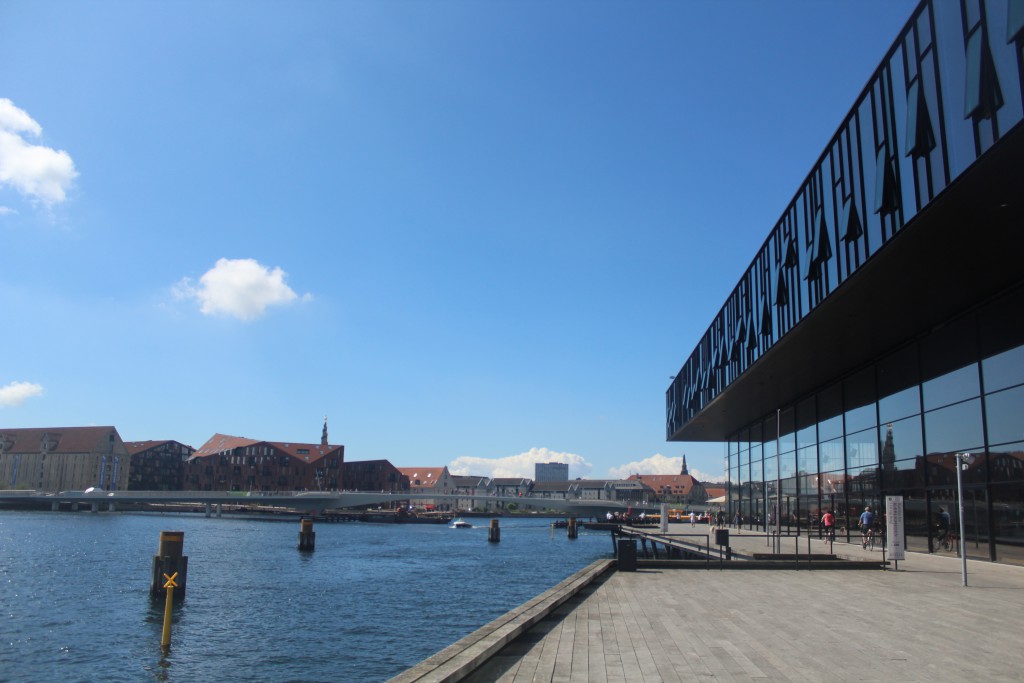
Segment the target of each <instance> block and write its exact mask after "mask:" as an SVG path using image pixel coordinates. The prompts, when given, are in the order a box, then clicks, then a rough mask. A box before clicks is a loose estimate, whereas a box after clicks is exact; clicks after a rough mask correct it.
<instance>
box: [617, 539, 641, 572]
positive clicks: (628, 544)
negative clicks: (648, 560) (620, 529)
mask: <svg viewBox="0 0 1024 683" xmlns="http://www.w3.org/2000/svg"><path fill="white" fill-rule="evenodd" d="M616 556H617V557H618V563H617V565H616V568H617V569H618V570H619V571H620V572H635V571H636V541H635V540H633V539H632V538H620V539H619V548H618V552H617V553H616Z"/></svg>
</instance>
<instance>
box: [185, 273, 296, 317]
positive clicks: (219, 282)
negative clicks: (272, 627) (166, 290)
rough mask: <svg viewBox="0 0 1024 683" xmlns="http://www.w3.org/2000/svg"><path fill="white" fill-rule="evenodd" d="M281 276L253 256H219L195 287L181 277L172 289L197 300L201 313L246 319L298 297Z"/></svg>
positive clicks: (283, 275)
mask: <svg viewBox="0 0 1024 683" xmlns="http://www.w3.org/2000/svg"><path fill="white" fill-rule="evenodd" d="M284 279H285V272H284V271H283V270H281V269H280V268H279V267H275V268H274V269H273V270H271V269H270V268H268V267H267V266H264V265H262V264H260V263H259V262H257V261H256V260H255V259H227V258H222V259H218V261H217V264H216V265H215V266H214V267H213V268H211V269H210V270H208V271H206V273H204V274H203V276H202V277H200V278H199V286H198V287H196V286H193V284H192V280H191V279H190V278H184V279H183V280H181V281H180V282H179V283H178V284H177V285H175V286H174V287H173V288H172V291H173V293H174V296H175V297H176V298H178V299H196V300H198V301H199V310H200V311H201V312H202V313H204V314H205V315H230V316H233V317H235V318H238V319H239V320H243V321H246V322H248V321H251V320H255V319H256V318H260V317H262V316H263V314H264V313H266V309H267V307H268V306H285V305H288V304H291V303H293V302H294V301H296V300H297V299H299V298H300V297H299V295H298V294H296V293H295V291H294V290H293V289H292V288H291V287H289V286H288V285H286V284H285V282H284ZM301 298H302V300H303V301H309V300H311V299H312V298H313V297H312V295H310V294H305V295H303V296H302V297H301Z"/></svg>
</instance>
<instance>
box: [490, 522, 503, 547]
mask: <svg viewBox="0 0 1024 683" xmlns="http://www.w3.org/2000/svg"><path fill="white" fill-rule="evenodd" d="M487 540H488V541H489V542H491V543H498V542H500V541H501V528H500V527H499V526H498V520H496V519H492V520H491V528H489V529H488V530H487Z"/></svg>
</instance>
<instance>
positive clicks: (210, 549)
mask: <svg viewBox="0 0 1024 683" xmlns="http://www.w3.org/2000/svg"><path fill="white" fill-rule="evenodd" d="M471 521H472V522H473V523H474V524H475V525H478V526H477V527H476V528H473V529H468V530H467V529H449V528H448V527H447V526H444V525H393V524H363V523H348V524H317V525H316V528H315V531H316V551H315V552H313V553H299V552H298V551H297V550H296V549H295V548H296V544H297V540H298V532H299V524H298V521H294V522H272V521H259V520H257V521H252V520H239V519H231V518H227V517H225V518H221V519H216V518H211V519H206V518H204V517H201V516H194V517H193V516H183V515H143V514H128V513H99V514H91V513H87V512H81V513H55V512H51V513H43V512H40V513H35V512H0V681H4V682H8V681H9V682H14V681H48V680H62V681H147V680H158V681H181V682H185V681H188V682H190V683H191V682H194V681H382V680H386V679H388V678H390V677H391V676H394V675H396V674H398V673H400V672H401V671H403V670H404V669H406V668H408V667H409V666H412V665H414V664H416V663H417V662H419V661H421V660H423V659H425V658H426V657H428V656H430V655H432V654H434V653H435V652H437V651H438V650H441V649H443V648H444V647H446V646H448V645H450V644H451V643H453V642H455V641H456V640H458V639H459V638H461V637H463V636H465V635H466V634H468V633H470V632H472V631H473V630H475V629H477V628H479V627H480V626H483V625H484V624H486V623H487V622H489V621H491V620H492V619H494V618H496V617H498V616H500V615H501V614H504V613H505V612H507V611H508V610H510V609H512V608H513V607H516V606H518V605H520V604H522V603H523V602H526V601H527V600H529V599H530V598H533V597H535V596H536V595H538V594H539V593H541V592H543V591H545V590H547V589H548V588H550V587H551V586H553V585H555V584H556V583H558V582H559V581H561V580H562V579H564V578H565V577H567V576H569V575H570V574H572V573H573V572H575V571H577V570H579V569H581V568H582V567H584V566H586V565H587V564H589V563H590V562H592V561H594V560H596V559H599V558H601V557H606V556H608V555H610V553H611V545H612V544H611V541H610V540H609V537H608V534H607V532H587V531H583V530H581V531H580V536H579V538H578V539H576V540H575V541H569V540H568V539H566V536H565V530H564V529H558V530H556V531H555V536H554V539H553V540H552V538H551V530H550V521H549V520H545V519H539V520H526V519H523V520H511V519H502V520H501V542H500V543H497V544H493V543H488V542H487V528H486V527H487V525H488V523H489V520H487V519H484V518H476V519H473V520H471ZM161 531H184V532H185V555H187V556H188V557H189V575H188V595H187V598H186V600H185V603H184V604H183V605H182V606H181V607H179V608H176V610H175V617H174V624H173V627H172V644H171V651H170V653H169V654H168V655H167V656H166V657H164V656H163V655H162V653H161V650H160V635H161V629H162V625H163V605H162V603H161V604H160V605H153V604H152V603H151V602H150V599H149V577H150V570H151V565H152V557H153V555H154V554H155V553H156V551H157V546H158V545H159V539H160V532H161Z"/></svg>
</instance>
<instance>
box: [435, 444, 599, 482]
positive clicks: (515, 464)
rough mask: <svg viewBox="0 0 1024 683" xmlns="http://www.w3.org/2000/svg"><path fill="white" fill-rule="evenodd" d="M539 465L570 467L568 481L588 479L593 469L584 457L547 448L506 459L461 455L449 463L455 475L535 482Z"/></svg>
mask: <svg viewBox="0 0 1024 683" xmlns="http://www.w3.org/2000/svg"><path fill="white" fill-rule="evenodd" d="M538 462H564V463H568V465H569V478H570V479H576V478H577V477H581V478H585V477H586V476H587V475H588V474H590V469H591V468H592V467H593V465H591V464H590V463H589V462H587V461H586V460H585V459H584V458H583V456H581V455H576V454H575V453H558V452H556V451H549V450H548V449H547V448H531V449H530V450H528V451H526V452H525V453H520V454H519V455H508V456H505V457H504V458H478V457H474V456H462V457H459V458H455V460H452V461H451V462H450V463H448V471H449V472H451V473H452V474H460V475H469V474H472V475H474V476H479V477H523V478H526V479H533V476H534V467H533V466H534V465H535V464H537V463H538Z"/></svg>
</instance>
